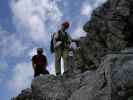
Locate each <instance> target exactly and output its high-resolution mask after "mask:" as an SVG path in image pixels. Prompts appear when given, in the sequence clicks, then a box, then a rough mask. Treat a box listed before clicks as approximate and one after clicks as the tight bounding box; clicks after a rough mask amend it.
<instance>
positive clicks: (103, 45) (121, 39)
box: [81, 0, 133, 67]
mask: <svg viewBox="0 0 133 100" xmlns="http://www.w3.org/2000/svg"><path fill="white" fill-rule="evenodd" d="M132 8H133V1H132V0H108V2H106V3H105V4H104V5H103V6H101V7H100V8H97V9H95V10H94V12H93V14H92V18H91V20H90V21H88V22H87V23H86V24H85V25H84V30H85V31H86V32H87V33H88V35H87V37H86V39H85V41H84V42H83V43H82V44H84V45H83V46H82V45H81V47H82V49H83V50H82V51H84V54H83V55H84V59H89V60H90V61H88V62H87V63H89V62H93V63H94V65H95V66H96V67H97V66H98V65H99V64H100V63H101V57H103V56H104V55H106V54H108V52H112V51H115V52H117V51H120V50H122V49H124V48H126V47H131V46H133V36H132V33H133V30H132V26H133V21H132V19H133V17H132V16H133V9H132Z"/></svg>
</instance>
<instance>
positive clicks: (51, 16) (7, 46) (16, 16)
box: [0, 0, 106, 100]
mask: <svg viewBox="0 0 133 100" xmlns="http://www.w3.org/2000/svg"><path fill="white" fill-rule="evenodd" d="M105 1H106V0H76V1H75V0H0V55H1V56H0V100H10V98H11V97H12V96H16V95H17V94H18V93H20V91H21V90H22V89H25V88H27V87H30V84H31V80H32V79H33V70H32V66H31V57H32V56H33V55H34V54H35V50H36V48H37V47H42V48H43V49H44V51H45V54H46V56H47V57H48V62H49V65H48V70H49V71H50V73H51V74H54V72H55V71H54V60H53V55H51V54H50V52H49V43H50V37H51V34H52V33H53V32H55V31H57V30H58V29H59V27H60V24H61V23H62V22H63V21H64V20H68V21H69V22H70V23H71V27H70V29H69V30H68V32H69V34H70V35H71V36H72V37H73V38H79V37H80V36H85V35H86V33H85V32H84V31H83V30H82V26H83V25H84V24H85V22H87V21H88V20H89V19H90V16H91V13H92V11H93V9H94V8H96V7H98V6H100V5H101V4H102V3H103V2H105Z"/></svg>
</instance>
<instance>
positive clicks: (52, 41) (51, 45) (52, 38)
mask: <svg viewBox="0 0 133 100" xmlns="http://www.w3.org/2000/svg"><path fill="white" fill-rule="evenodd" d="M50 52H51V53H54V52H55V50H54V35H52V36H51V41H50Z"/></svg>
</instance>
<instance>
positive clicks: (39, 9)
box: [11, 0, 62, 45]
mask: <svg viewBox="0 0 133 100" xmlns="http://www.w3.org/2000/svg"><path fill="white" fill-rule="evenodd" d="M57 2H60V0H18V1H17V2H16V0H12V2H11V8H12V12H13V15H14V19H15V22H16V26H18V27H19V28H20V27H21V29H22V30H25V35H27V36H29V37H30V38H31V39H32V40H33V41H35V42H39V43H40V42H43V43H45V45H47V43H48V39H49V37H50V35H49V32H50V31H51V30H52V31H53V30H56V28H57V27H56V26H57V24H58V23H60V21H61V17H62V12H61V11H60V9H59V7H58V5H57Z"/></svg>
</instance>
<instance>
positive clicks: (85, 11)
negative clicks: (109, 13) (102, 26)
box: [81, 0, 107, 17]
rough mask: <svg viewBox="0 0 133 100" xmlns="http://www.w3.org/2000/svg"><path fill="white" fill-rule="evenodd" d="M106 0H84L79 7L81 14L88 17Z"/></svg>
mask: <svg viewBox="0 0 133 100" xmlns="http://www.w3.org/2000/svg"><path fill="white" fill-rule="evenodd" d="M106 1H107V0H93V1H92V0H86V1H85V2H83V4H82V7H81V15H84V16H88V17H90V16H91V14H92V12H93V10H94V9H95V8H97V7H98V6H101V5H102V4H103V3H105V2H106Z"/></svg>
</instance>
